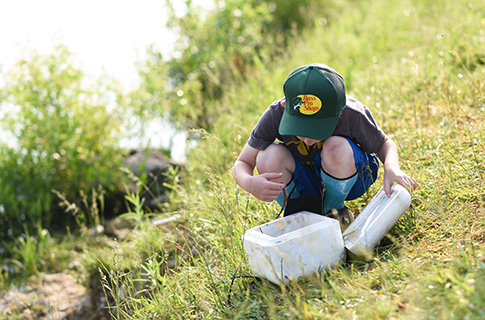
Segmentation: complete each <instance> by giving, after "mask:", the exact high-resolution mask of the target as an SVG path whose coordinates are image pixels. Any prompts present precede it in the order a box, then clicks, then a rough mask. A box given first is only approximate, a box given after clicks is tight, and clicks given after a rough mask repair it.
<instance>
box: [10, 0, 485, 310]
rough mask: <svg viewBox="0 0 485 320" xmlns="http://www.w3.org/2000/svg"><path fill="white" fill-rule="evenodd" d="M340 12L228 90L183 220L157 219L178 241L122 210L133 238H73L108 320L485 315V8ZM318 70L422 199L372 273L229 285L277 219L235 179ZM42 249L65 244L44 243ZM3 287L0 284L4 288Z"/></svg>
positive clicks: (184, 196) (357, 266) (193, 167)
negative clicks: (279, 109) (249, 143)
mask: <svg viewBox="0 0 485 320" xmlns="http://www.w3.org/2000/svg"><path fill="white" fill-rule="evenodd" d="M338 4H339V6H338V8H340V9H341V10H342V11H341V12H340V13H339V20H338V22H334V23H332V24H323V25H322V26H321V28H318V29H317V30H313V31H312V32H308V33H307V34H304V35H302V36H301V38H300V40H298V41H296V42H295V43H294V45H293V46H292V47H290V48H288V55H287V57H285V58H284V59H283V60H282V61H275V62H274V64H273V65H268V66H267V69H266V70H259V72H258V73H257V74H256V75H255V76H254V78H253V79H252V80H249V81H247V82H245V83H242V84H241V83H238V84H237V85H234V86H230V85H228V88H227V92H226V95H225V97H224V101H223V102H222V103H223V104H225V105H231V106H233V108H232V110H233V111H232V112H230V113H226V114H223V115H221V117H220V120H219V122H218V123H217V124H216V125H215V126H214V131H213V132H211V133H207V132H199V133H198V134H199V135H200V136H201V137H202V139H201V141H200V142H199V144H198V145H197V147H196V148H195V149H194V150H193V151H192V152H191V153H190V154H189V156H188V164H187V166H186V167H185V168H184V170H183V172H182V176H183V185H176V186H174V187H173V190H174V192H176V194H177V195H176V198H177V199H178V201H179V203H178V204H179V206H178V209H177V211H176V212H173V213H165V215H167V216H168V215H171V214H172V215H174V214H177V215H178V216H180V218H179V219H178V220H176V222H175V223H174V227H173V229H172V230H168V229H166V228H160V227H157V226H154V225H153V224H151V223H150V220H148V219H147V217H146V216H145V215H144V213H143V212H141V211H140V210H141V209H140V207H139V201H140V200H139V199H138V198H137V197H136V196H132V197H131V198H130V199H131V203H132V205H133V208H134V210H133V212H132V213H131V214H130V215H128V216H130V217H131V218H132V220H133V222H134V223H135V225H136V229H135V231H134V232H133V233H132V234H131V235H130V236H129V237H128V238H127V239H126V240H123V241H118V242H113V241H112V240H107V239H105V238H103V237H102V236H100V235H85V236H84V237H82V238H81V239H78V241H81V242H83V244H82V245H81V246H82V247H83V249H82V250H79V249H78V251H77V253H76V257H77V259H80V260H81V261H83V265H84V266H85V268H84V269H83V270H84V272H86V273H89V275H90V276H91V277H92V278H94V279H96V278H97V277H100V278H101V281H102V284H103V288H104V290H105V293H106V295H107V297H108V298H109V299H108V301H109V302H110V312H111V314H112V316H113V318H116V319H200V318H211V319H227V318H234V319H315V318H318V319H483V318H484V317H485V311H483V310H485V291H484V290H485V289H484V288H485V248H484V240H485V222H484V221H485V192H484V191H483V190H484V182H483V181H484V174H485V151H484V150H485V146H484V132H485V130H484V127H483V117H484V114H485V101H484V96H483V92H484V83H485V49H483V48H485V16H484V12H485V7H484V4H483V2H482V1H478V0H470V1H454V2H452V1H444V0H442V1H440V0H436V1H418V0H414V1H413V0H406V1H400V2H398V3H395V2H392V3H391V2H387V1H383V0H366V1H360V2H355V1H341V2H338ZM315 61H318V62H324V63H326V64H329V65H330V66H332V67H334V68H335V69H337V70H339V71H341V73H342V74H343V75H344V78H345V79H346V83H347V90H348V92H349V94H351V95H353V96H355V97H357V98H358V99H360V100H361V101H362V102H364V103H365V104H366V105H367V106H368V107H369V108H370V109H371V111H372V113H373V115H374V116H375V118H376V121H377V122H378V123H379V125H380V126H381V127H382V128H383V129H384V130H385V131H386V132H387V133H388V134H389V136H391V137H392V138H393V139H394V140H395V141H397V142H398V146H399V152H400V156H401V166H402V168H403V170H405V171H406V172H408V173H409V174H410V175H412V176H413V177H414V178H416V179H417V180H418V183H419V187H418V189H417V190H416V191H415V192H414V193H413V194H412V205H411V207H410V209H409V210H408V211H407V212H406V214H405V215H404V216H403V217H402V218H401V219H400V220H399V221H398V223H397V224H396V226H395V227H394V228H393V229H392V230H391V232H390V234H389V235H388V237H386V239H385V241H383V242H382V243H381V244H380V245H379V247H378V248H377V249H376V251H375V253H374V256H373V258H372V259H371V260H370V261H359V260H349V261H347V263H345V264H343V265H341V266H339V267H337V268H335V269H331V270H325V271H323V272H322V273H321V274H319V275H318V276H315V277H308V278H305V279H301V280H300V281H297V282H294V283H291V285H289V286H276V285H273V284H271V283H269V282H267V281H265V280H263V281H262V282H258V281H255V280H254V279H252V278H246V277H241V278H236V279H234V282H233V283H231V282H232V281H231V280H232V277H233V275H234V273H235V272H236V274H237V275H240V276H250V275H252V271H251V269H250V267H249V264H248V262H247V258H246V254H245V251H244V248H243V246H242V241H241V236H242V235H243V234H244V233H245V231H246V230H247V229H249V228H252V227H254V226H257V225H259V224H262V223H265V222H268V221H271V220H273V219H274V218H275V216H276V214H277V213H278V211H279V208H278V207H277V206H276V205H274V204H271V205H268V204H265V203H261V202H259V201H257V200H256V199H254V198H253V197H251V196H250V195H248V194H247V193H245V192H244V191H242V190H241V189H239V188H238V187H237V186H236V184H235V182H234V181H233V179H232V177H231V174H230V169H231V166H232V164H233V162H234V160H235V158H236V156H237V154H238V152H239V151H240V150H241V149H242V147H243V145H244V143H245V141H246V139H247V137H248V135H249V133H250V130H251V128H252V126H253V125H254V124H255V121H257V119H258V117H259V116H260V114H261V113H262V112H263V111H264V109H265V108H266V107H267V105H269V103H271V102H272V101H273V100H275V99H277V98H279V97H280V96H281V95H282V89H281V88H282V83H283V81H284V79H285V78H286V76H287V74H288V73H289V72H290V71H291V70H292V69H293V68H294V67H297V66H299V65H302V64H305V63H309V62H315ZM214 103H215V102H214ZM381 180H382V173H381V175H380V179H379V182H377V183H376V186H375V187H373V188H372V190H371V191H370V192H369V194H368V195H367V196H365V197H363V198H361V199H358V200H355V201H353V202H351V203H349V204H348V205H349V207H350V208H351V209H352V210H353V211H354V212H358V211H360V210H361V209H362V208H363V207H364V206H365V204H366V203H367V202H368V201H369V200H370V197H371V196H372V195H373V194H375V193H376V192H377V191H378V190H379V188H380V187H381V186H382V181H381ZM41 233H42V232H41ZM102 239H105V240H106V241H105V240H102ZM37 241H44V242H48V241H50V242H49V243H50V244H49V246H54V247H55V246H57V247H60V246H62V245H63V244H62V243H63V242H62V241H61V242H57V243H55V241H54V240H52V239H51V238H49V237H47V236H46V235H45V234H44V238H39V240H37ZM53 241H54V242H53ZM66 241H67V240H66ZM21 243H22V242H21ZM66 243H67V242H64V245H66ZM89 244H93V245H89ZM32 245H35V243H31V242H29V241H28V240H27V238H26V240H25V241H24V242H23V243H22V247H21V251H22V252H25V253H26V254H32V253H29V252H32ZM39 245H40V243H39ZM78 245H79V244H78ZM74 252H76V251H74ZM39 254H41V252H40V251H39ZM44 255H46V253H44ZM65 259H66V260H68V259H67V258H65ZM33 267H35V264H34V266H33ZM5 277H6V276H5V272H4V271H2V273H1V274H0V284H1V283H2V281H4V280H2V279H5ZM229 293H230V294H229Z"/></svg>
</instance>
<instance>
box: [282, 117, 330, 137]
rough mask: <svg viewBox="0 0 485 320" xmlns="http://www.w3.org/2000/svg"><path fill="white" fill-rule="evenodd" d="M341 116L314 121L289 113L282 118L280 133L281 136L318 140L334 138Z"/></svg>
mask: <svg viewBox="0 0 485 320" xmlns="http://www.w3.org/2000/svg"><path fill="white" fill-rule="evenodd" d="M338 118H339V116H335V117H330V118H325V119H313V118H310V117H308V118H302V117H294V116H291V115H289V114H288V113H287V112H285V113H283V117H282V118H281V123H280V128H279V132H280V134H281V135H289V136H300V137H305V138H311V139H316V140H326V139H328V138H329V137H330V136H332V134H333V132H334V131H335V127H336V126H337V121H338Z"/></svg>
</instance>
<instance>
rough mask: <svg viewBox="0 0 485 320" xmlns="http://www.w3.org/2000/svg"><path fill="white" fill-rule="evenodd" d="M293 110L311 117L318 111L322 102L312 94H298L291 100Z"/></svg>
mask: <svg viewBox="0 0 485 320" xmlns="http://www.w3.org/2000/svg"><path fill="white" fill-rule="evenodd" d="M293 108H294V110H295V111H299V112H300V113H302V114H304V115H312V114H315V113H317V112H318V111H320V109H321V108H322V101H321V100H320V99H319V98H318V97H316V96H314V95H312V94H300V95H299V96H297V97H295V99H293Z"/></svg>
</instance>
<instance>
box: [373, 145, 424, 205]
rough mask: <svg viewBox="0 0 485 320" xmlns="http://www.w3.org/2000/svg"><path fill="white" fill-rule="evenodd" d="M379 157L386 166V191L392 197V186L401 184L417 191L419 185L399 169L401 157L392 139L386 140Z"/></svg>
mask: <svg viewBox="0 0 485 320" xmlns="http://www.w3.org/2000/svg"><path fill="white" fill-rule="evenodd" d="M377 156H378V157H379V159H381V161H382V163H383V164H384V191H385V192H386V194H387V195H388V196H391V186H392V185H393V184H394V183H399V184H400V185H402V186H403V187H404V188H406V189H411V190H414V189H416V186H417V183H416V180H415V179H414V178H411V177H409V176H408V175H407V174H406V173H404V172H403V171H402V170H401V169H400V168H399V156H398V153H397V147H396V144H395V143H394V141H392V139H391V138H386V140H385V141H384V143H383V144H382V146H381V148H380V149H379V151H378V152H377Z"/></svg>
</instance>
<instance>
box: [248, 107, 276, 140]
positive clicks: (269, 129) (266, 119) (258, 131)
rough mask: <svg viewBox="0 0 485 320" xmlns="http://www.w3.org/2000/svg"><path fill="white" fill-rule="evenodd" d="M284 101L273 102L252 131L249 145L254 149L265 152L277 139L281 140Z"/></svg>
mask: <svg viewBox="0 0 485 320" xmlns="http://www.w3.org/2000/svg"><path fill="white" fill-rule="evenodd" d="M281 101H282V100H278V101H275V102H273V103H272V104H271V105H270V106H269V107H268V108H267V109H266V111H265V112H264V113H263V115H262V116H261V118H260V119H259V121H258V123H257V124H256V126H255V127H254V128H253V130H252V131H251V136H250V137H249V139H248V145H250V146H251V147H253V148H256V149H259V150H264V149H266V148H267V147H268V146H269V145H270V144H272V143H273V142H274V141H275V140H276V139H281V136H280V134H279V132H278V130H279V126H280V122H281V117H282V116H283V111H284V108H283V106H282V105H281Z"/></svg>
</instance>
